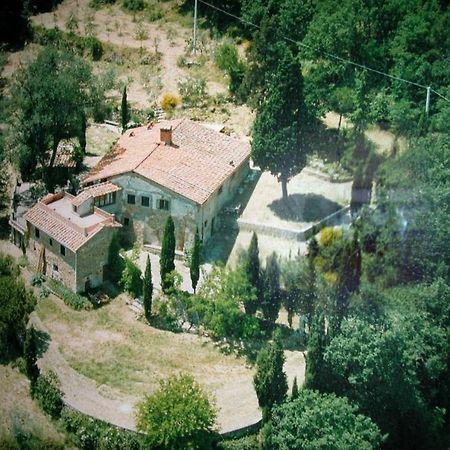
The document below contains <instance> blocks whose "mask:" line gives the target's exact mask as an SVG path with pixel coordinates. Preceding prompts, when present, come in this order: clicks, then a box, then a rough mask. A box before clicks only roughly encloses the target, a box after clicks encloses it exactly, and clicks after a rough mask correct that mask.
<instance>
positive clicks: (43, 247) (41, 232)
mask: <svg viewBox="0 0 450 450" xmlns="http://www.w3.org/2000/svg"><path fill="white" fill-rule="evenodd" d="M105 188H106V189H105ZM108 188H109V189H108ZM119 189H120V188H117V187H116V186H114V187H112V186H111V187H109V186H103V191H108V192H112V193H115V192H117V191H118V190H119ZM97 191H98V188H97ZM23 219H24V220H25V226H24V227H23V228H24V229H25V230H26V232H27V235H28V239H27V241H28V242H27V246H28V248H27V250H28V251H27V255H28V257H29V258H30V262H31V263H32V264H33V265H34V266H35V267H36V269H37V272H39V273H42V274H44V275H47V276H49V277H50V278H54V279H57V280H59V281H61V282H63V283H64V284H65V285H66V286H67V287H68V288H70V289H72V290H73V291H75V292H84V291H87V290H89V289H90V288H94V287H97V286H99V285H101V284H102V283H103V281H104V277H105V271H106V265H107V261H108V249H109V244H110V242H111V238H112V235H113V233H114V231H115V230H117V229H118V228H121V226H122V225H121V224H120V223H119V222H117V221H116V220H115V218H114V215H112V214H109V213H107V212H105V211H103V210H101V209H100V208H97V207H96V206H95V205H94V204H93V197H92V196H90V195H88V194H86V193H85V192H82V193H81V194H80V195H78V196H76V197H74V196H73V195H71V194H69V193H67V192H59V193H56V194H48V195H46V196H45V197H44V198H42V199H41V200H40V201H38V202H37V203H36V204H35V205H34V206H33V207H32V208H31V209H29V210H28V211H27V212H26V213H25V214H24V215H23Z"/></svg>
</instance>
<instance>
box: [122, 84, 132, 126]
mask: <svg viewBox="0 0 450 450" xmlns="http://www.w3.org/2000/svg"><path fill="white" fill-rule="evenodd" d="M120 118H121V124H122V130H125V128H126V127H127V124H128V122H129V120H130V118H129V113H128V102H127V87H126V86H125V87H124V88H123V93H122V105H121V108H120Z"/></svg>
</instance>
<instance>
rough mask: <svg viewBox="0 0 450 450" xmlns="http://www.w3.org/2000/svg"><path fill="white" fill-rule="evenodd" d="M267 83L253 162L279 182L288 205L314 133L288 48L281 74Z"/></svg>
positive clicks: (257, 122)
mask: <svg viewBox="0 0 450 450" xmlns="http://www.w3.org/2000/svg"><path fill="white" fill-rule="evenodd" d="M280 45H281V44H280ZM267 83H268V87H267V93H266V97H265V101H264V103H263V104H262V105H261V106H260V107H259V108H258V110H257V114H256V118H255V122H254V124H253V135H252V158H253V160H254V161H255V164H257V165H258V166H259V167H260V168H261V169H262V170H269V171H270V173H271V174H272V175H275V176H276V177H277V178H278V181H279V182H280V183H281V187H282V193H283V200H284V201H287V199H288V192H287V183H288V181H289V179H290V178H292V177H293V176H294V175H297V174H298V173H299V172H300V171H301V170H302V169H303V168H304V167H305V164H306V155H307V154H308V152H309V150H310V131H311V119H310V117H309V113H308V111H307V109H306V106H305V103H304V101H303V78H302V74H301V68H300V65H299V63H298V62H297V61H296V59H295V58H294V56H293V55H292V53H291V51H290V50H289V49H288V48H287V47H284V48H283V49H282V51H281V56H280V60H279V62H278V70H277V71H276V72H274V74H273V76H272V77H271V78H270V79H269V80H268V82H267Z"/></svg>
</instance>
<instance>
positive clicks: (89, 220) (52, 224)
mask: <svg viewBox="0 0 450 450" xmlns="http://www.w3.org/2000/svg"><path fill="white" fill-rule="evenodd" d="M72 198H73V196H71V195H69V194H65V195H64V194H63V195H61V194H55V195H53V197H51V196H46V197H45V198H44V199H42V200H41V201H39V202H38V203H36V205H34V206H33V207H32V208H31V209H30V210H29V211H28V212H27V213H26V214H25V215H24V217H25V219H26V220H27V222H30V223H31V224H32V225H33V226H35V227H36V228H39V230H42V231H43V232H44V233H46V234H48V235H49V236H50V237H51V238H53V239H55V241H57V242H58V243H60V244H62V245H64V246H65V247H67V248H68V249H70V250H72V251H74V252H76V251H77V250H78V249H79V248H80V247H82V246H83V245H84V244H85V243H86V242H87V241H88V240H89V239H91V238H92V236H94V235H95V234H96V233H97V232H98V231H100V230H101V229H102V228H103V227H105V226H114V227H120V226H121V225H120V224H119V223H118V222H116V221H115V220H114V216H112V215H110V214H108V213H105V212H104V211H101V210H99V209H97V208H94V212H93V213H92V214H90V215H89V216H86V217H83V218H82V217H79V216H76V215H75V213H72V211H71V203H70V201H71V200H72Z"/></svg>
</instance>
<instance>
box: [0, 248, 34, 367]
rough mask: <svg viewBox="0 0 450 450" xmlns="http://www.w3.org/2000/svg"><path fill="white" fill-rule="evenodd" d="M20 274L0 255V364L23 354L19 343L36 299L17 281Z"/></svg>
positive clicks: (11, 262)
mask: <svg viewBox="0 0 450 450" xmlns="http://www.w3.org/2000/svg"><path fill="white" fill-rule="evenodd" d="M19 273H20V270H19V268H18V267H17V266H16V264H15V263H14V262H13V260H12V258H11V257H9V256H5V255H2V254H0V344H1V345H0V360H1V361H7V360H9V359H11V358H13V357H15V356H17V355H20V354H21V353H22V342H23V341H24V338H25V334H26V325H27V322H28V318H29V316H30V313H31V312H32V311H33V309H34V307H35V305H36V298H35V297H34V295H33V294H32V293H31V292H29V291H28V290H27V289H26V288H25V285H24V283H23V281H22V280H21V279H20V278H19Z"/></svg>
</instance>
